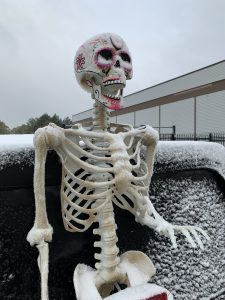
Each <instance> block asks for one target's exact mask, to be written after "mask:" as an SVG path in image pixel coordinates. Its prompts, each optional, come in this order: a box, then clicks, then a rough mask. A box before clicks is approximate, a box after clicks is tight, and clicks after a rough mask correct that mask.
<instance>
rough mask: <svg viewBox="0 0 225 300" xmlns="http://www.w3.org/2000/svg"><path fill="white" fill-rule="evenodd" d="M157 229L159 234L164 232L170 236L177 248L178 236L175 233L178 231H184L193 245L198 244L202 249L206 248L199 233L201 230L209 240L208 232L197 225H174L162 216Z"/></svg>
mask: <svg viewBox="0 0 225 300" xmlns="http://www.w3.org/2000/svg"><path fill="white" fill-rule="evenodd" d="M155 230H156V231H157V232H158V233H159V234H163V235H165V236H167V237H169V238H170V240H171V242H172V245H173V247H174V248H177V243H176V237H175V233H177V232H181V233H183V234H184V235H185V237H186V239H187V241H188V242H189V243H190V244H191V245H192V247H196V246H197V245H198V246H199V247H200V248H201V249H203V248H204V246H203V244H202V241H201V239H200V237H199V235H198V233H199V232H200V233H201V234H202V235H203V236H204V237H205V238H206V239H207V240H209V237H208V235H207V234H206V232H205V231H204V230H202V229H201V228H199V227H197V226H180V225H172V224H170V223H169V222H167V221H165V220H164V219H163V218H162V217H160V220H159V222H157V226H156V228H155ZM194 239H195V240H194ZM196 242H197V245H196Z"/></svg>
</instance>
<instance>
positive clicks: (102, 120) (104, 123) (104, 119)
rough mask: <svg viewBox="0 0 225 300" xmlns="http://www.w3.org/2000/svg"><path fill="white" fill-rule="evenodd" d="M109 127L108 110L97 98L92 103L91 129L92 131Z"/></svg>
mask: <svg viewBox="0 0 225 300" xmlns="http://www.w3.org/2000/svg"><path fill="white" fill-rule="evenodd" d="M109 127H110V117H109V110H108V108H107V107H106V106H104V105H103V104H101V103H100V102H99V101H98V100H96V101H95V103H94V112H93V130H94V131H100V132H102V131H107V129H108V128H109Z"/></svg>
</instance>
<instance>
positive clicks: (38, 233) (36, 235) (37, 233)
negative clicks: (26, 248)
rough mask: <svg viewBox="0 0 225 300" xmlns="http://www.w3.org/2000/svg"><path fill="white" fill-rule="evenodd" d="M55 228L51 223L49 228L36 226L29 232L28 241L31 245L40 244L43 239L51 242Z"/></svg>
mask: <svg viewBox="0 0 225 300" xmlns="http://www.w3.org/2000/svg"><path fill="white" fill-rule="evenodd" d="M52 234H53V229H52V227H51V226H50V225H49V226H48V228H36V227H35V226H34V227H33V228H32V229H31V230H30V231H29V232H28V235H27V241H28V242H29V243H30V245H31V246H33V245H36V244H37V245H40V244H41V242H42V241H45V242H51V240H52Z"/></svg>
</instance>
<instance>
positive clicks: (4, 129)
mask: <svg viewBox="0 0 225 300" xmlns="http://www.w3.org/2000/svg"><path fill="white" fill-rule="evenodd" d="M9 133H11V130H10V128H9V127H8V126H7V125H6V124H5V123H4V122H3V121H1V120H0V134H9Z"/></svg>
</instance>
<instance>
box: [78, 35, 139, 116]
mask: <svg viewBox="0 0 225 300" xmlns="http://www.w3.org/2000/svg"><path fill="white" fill-rule="evenodd" d="M74 67H75V75H76V78H77V80H78V83H79V84H80V85H81V87H82V88H84V89H85V90H86V91H88V92H90V93H92V95H93V98H94V99H96V100H98V101H99V102H101V103H102V104H103V105H105V106H106V107H108V108H109V109H113V110H117V109H121V108H122V103H123V89H124V87H125V86H126V80H128V79H131V78H132V75H133V68H132V61H131V55H130V52H129V50H128V48H127V46H126V44H125V42H124V41H123V39H122V38H121V37H119V36H118V35H115V34H112V33H104V34H101V35H98V36H95V37H93V38H91V39H89V40H88V41H86V42H85V43H84V44H83V45H82V46H81V47H80V48H79V49H78V51H77V53H76V56H75V61H74ZM96 95H97V96H96Z"/></svg>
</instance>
